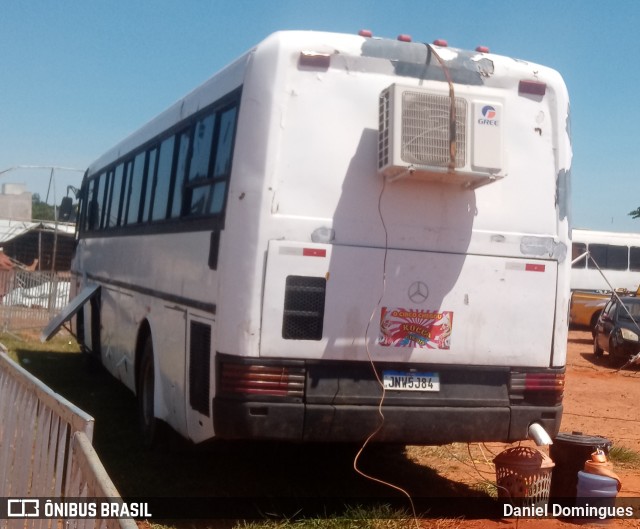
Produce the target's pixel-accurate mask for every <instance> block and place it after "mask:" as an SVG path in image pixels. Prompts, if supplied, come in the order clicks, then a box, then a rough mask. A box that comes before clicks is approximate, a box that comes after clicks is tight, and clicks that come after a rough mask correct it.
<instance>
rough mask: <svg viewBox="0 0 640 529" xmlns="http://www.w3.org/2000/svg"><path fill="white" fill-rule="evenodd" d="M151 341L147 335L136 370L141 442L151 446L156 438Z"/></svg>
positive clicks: (156, 422)
mask: <svg viewBox="0 0 640 529" xmlns="http://www.w3.org/2000/svg"><path fill="white" fill-rule="evenodd" d="M153 364H154V363H153V342H152V341H151V337H148V338H147V340H146V342H145V344H144V349H143V351H142V358H141V361H140V371H139V372H138V424H139V428H140V434H141V436H142V443H143V444H144V446H147V447H152V446H153V445H154V444H155V443H156V441H157V440H158V419H156V417H155V415H154V399H155V395H154V392H155V375H154V365H153Z"/></svg>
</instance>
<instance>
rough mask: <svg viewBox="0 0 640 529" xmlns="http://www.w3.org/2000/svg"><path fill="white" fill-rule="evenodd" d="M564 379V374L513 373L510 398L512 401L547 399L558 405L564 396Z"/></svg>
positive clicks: (550, 372)
mask: <svg viewBox="0 0 640 529" xmlns="http://www.w3.org/2000/svg"><path fill="white" fill-rule="evenodd" d="M564 379H565V374H564V372H562V373H556V372H552V371H549V372H529V373H527V372H518V371H512V372H511V381H510V383H509V396H510V398H511V400H512V401H521V400H532V399H533V400H540V399H545V400H549V401H551V402H553V403H556V404H558V403H560V402H561V401H562V396H563V395H564Z"/></svg>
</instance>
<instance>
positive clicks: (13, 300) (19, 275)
mask: <svg viewBox="0 0 640 529" xmlns="http://www.w3.org/2000/svg"><path fill="white" fill-rule="evenodd" d="M70 278H71V276H70V273H69V272H39V271H28V270H20V269H14V270H0V330H2V331H4V332H7V331H9V332H11V331H19V330H23V329H32V328H42V327H43V326H44V325H45V324H46V323H47V321H49V320H50V319H51V318H52V317H53V316H55V315H56V314H57V313H58V312H59V311H60V310H62V308H64V306H65V305H66V304H67V303H68V301H69V287H70V284H71V281H70Z"/></svg>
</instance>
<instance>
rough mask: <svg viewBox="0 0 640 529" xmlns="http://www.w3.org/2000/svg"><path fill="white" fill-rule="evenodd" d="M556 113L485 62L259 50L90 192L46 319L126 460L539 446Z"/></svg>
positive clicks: (552, 417) (564, 157) (551, 364)
mask: <svg viewBox="0 0 640 529" xmlns="http://www.w3.org/2000/svg"><path fill="white" fill-rule="evenodd" d="M568 113H569V101H568V95H567V91H566V87H565V84H564V82H563V80H562V78H561V77H560V75H559V74H558V73H557V72H555V71H553V70H551V69H549V68H546V67H543V66H540V65H537V64H531V63H528V62H525V61H522V60H514V59H511V58H507V57H502V56H499V55H495V54H491V53H489V52H488V50H486V49H479V50H478V51H464V50H460V49H453V48H449V47H446V45H445V43H439V45H436V44H434V45H431V44H423V43H417V42H410V41H408V39H406V38H402V39H398V40H393V39H379V38H372V37H371V36H369V35H368V34H367V33H361V34H359V35H343V34H331V33H321V32H295V31H294V32H281V33H276V34H274V35H272V36H270V37H268V38H267V39H266V40H264V41H263V42H261V43H260V44H258V45H257V46H255V47H254V48H253V49H251V50H250V51H249V52H248V53H246V54H244V55H242V56H241V57H240V58H239V59H238V60H236V61H235V62H233V63H232V64H231V65H230V66H228V67H227V68H225V69H223V70H222V71H220V72H219V73H217V74H216V75H214V76H213V77H212V78H211V79H210V80H208V81H207V82H205V83H204V84H203V85H202V86H200V87H199V88H197V89H196V90H194V91H193V92H192V93H190V94H189V95H187V96H186V97H184V98H183V99H181V100H179V101H178V102H177V103H175V104H174V105H173V106H172V107H170V108H169V109H168V110H167V111H165V112H163V113H162V114H160V115H159V116H158V117H157V118H155V119H154V120H152V121H151V122H150V123H148V124H147V125H145V126H143V127H142V128H141V129H140V130H138V131H137V132H135V133H134V134H133V135H131V136H130V137H128V138H127V139H125V140H124V141H123V142H121V143H120V144H118V145H117V146H115V147H114V148H112V149H111V150H109V151H108V152H107V153H106V154H104V155H103V156H102V157H101V158H99V159H98V160H97V161H95V162H94V163H93V164H92V165H91V166H90V167H89V169H88V171H87V174H86V176H85V178H84V183H83V185H82V190H81V217H80V220H79V223H78V245H77V252H76V255H75V260H74V263H73V271H74V273H75V277H76V290H77V292H78V296H77V298H76V299H75V300H74V301H73V302H72V305H71V306H70V307H69V309H68V310H67V311H65V314H64V315H63V317H70V316H71V315H72V314H74V313H75V312H77V313H78V319H77V334H78V338H79V340H80V342H81V343H82V344H83V346H84V348H85V349H86V350H87V351H88V352H90V353H91V354H93V355H97V356H99V358H100V359H101V362H102V363H103V364H104V366H105V367H106V368H107V369H108V370H109V371H110V372H111V373H112V374H113V375H114V376H115V377H117V378H119V379H120V380H121V381H122V382H123V383H124V384H125V385H126V386H127V387H129V388H130V389H131V390H132V391H133V392H135V393H136V394H137V395H138V402H139V412H140V419H141V426H142V429H143V434H144V436H145V439H146V440H148V441H150V440H152V439H153V436H154V433H155V431H156V428H157V427H158V425H160V424H162V423H168V424H169V425H170V426H171V427H173V428H174V429H175V430H177V431H178V432H180V433H181V434H182V435H184V436H185V437H187V438H189V439H191V440H193V441H194V442H200V441H204V440H206V439H211V438H221V439H272V440H287V441H296V442H304V441H326V442H361V441H363V440H364V439H366V438H367V437H368V436H369V435H370V434H371V433H372V432H373V431H374V430H376V428H377V427H378V425H379V420H380V416H379V414H378V406H379V404H380V402H381V400H382V410H383V414H384V422H383V423H382V427H381V429H380V430H379V431H378V433H377V435H376V436H375V438H374V441H379V442H393V443H414V444H436V443H446V442H453V441H461V442H462V441H515V440H520V439H524V438H527V436H528V432H529V428H530V426H531V425H532V424H538V426H536V427H534V429H538V428H539V427H540V426H542V427H543V428H544V429H545V430H546V431H547V432H548V433H549V434H550V435H551V436H553V435H554V434H555V433H557V431H558V428H559V425H560V418H561V413H562V394H563V387H564V373H565V360H566V344H567V313H568V302H569V273H570V260H569V256H568V247H569V241H570V238H569V228H568V219H567V210H568V208H567V205H568V200H569V197H568V196H567V190H568V188H569V185H568V180H569V174H570V171H569V169H570V161H571V145H570V139H569V131H568V123H569V116H568ZM54 323H55V322H54ZM58 323H59V322H58ZM53 327H55V325H53V326H52V327H50V329H48V331H51V330H52V328H53ZM47 334H49V333H47Z"/></svg>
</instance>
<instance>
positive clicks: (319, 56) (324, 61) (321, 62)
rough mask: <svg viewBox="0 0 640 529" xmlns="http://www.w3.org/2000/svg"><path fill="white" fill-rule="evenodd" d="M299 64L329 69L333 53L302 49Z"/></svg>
mask: <svg viewBox="0 0 640 529" xmlns="http://www.w3.org/2000/svg"><path fill="white" fill-rule="evenodd" d="M298 65H299V66H304V67H306V68H313V69H319V70H328V69H329V66H331V55H329V54H328V53H319V52H314V51H301V52H300V57H299V58H298Z"/></svg>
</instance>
